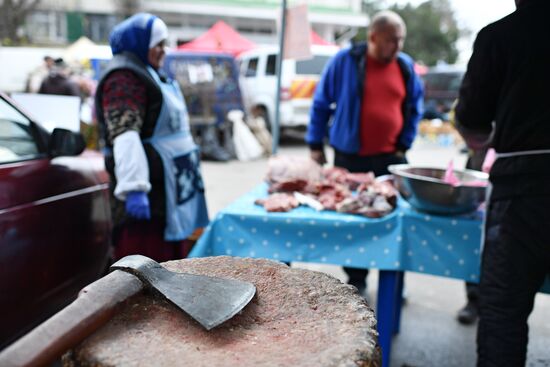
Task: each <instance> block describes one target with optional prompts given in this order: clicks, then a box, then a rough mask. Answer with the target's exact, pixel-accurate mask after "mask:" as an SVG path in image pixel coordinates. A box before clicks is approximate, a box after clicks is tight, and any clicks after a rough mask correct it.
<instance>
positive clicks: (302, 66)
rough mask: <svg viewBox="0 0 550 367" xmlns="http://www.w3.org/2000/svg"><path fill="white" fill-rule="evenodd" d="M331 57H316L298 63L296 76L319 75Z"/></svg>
mask: <svg viewBox="0 0 550 367" xmlns="http://www.w3.org/2000/svg"><path fill="white" fill-rule="evenodd" d="M330 58H331V56H325V55H316V56H314V57H313V58H312V59H309V60H302V61H297V62H296V74H311V75H319V74H321V73H322V72H323V69H324V68H325V64H326V63H327V62H328V60H330Z"/></svg>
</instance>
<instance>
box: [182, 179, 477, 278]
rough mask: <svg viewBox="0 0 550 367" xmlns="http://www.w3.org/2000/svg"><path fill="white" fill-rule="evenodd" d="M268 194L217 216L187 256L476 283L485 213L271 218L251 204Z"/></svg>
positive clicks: (251, 196) (298, 213)
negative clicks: (368, 270)
mask: <svg viewBox="0 0 550 367" xmlns="http://www.w3.org/2000/svg"><path fill="white" fill-rule="evenodd" d="M267 195H268V194H267V185H266V184H261V185H259V186H257V187H256V188H255V189H254V190H252V191H251V192H249V193H248V194H246V195H244V196H242V197H241V198H239V199H237V200H236V201H235V202H234V203H232V204H231V205H229V206H228V207H227V208H225V209H223V210H222V211H220V213H219V214H218V215H217V216H216V217H215V218H214V219H213V220H212V221H211V223H210V225H209V226H208V227H207V228H206V230H205V232H204V233H203V235H202V236H201V238H200V239H199V241H198V242H197V243H196V244H195V246H194V248H193V250H192V252H191V254H190V257H201V256H218V255H230V256H239V257H255V258H267V259H272V260H279V261H285V262H291V261H304V262H315V263H326V264H334V265H345V266H349V267H356V268H376V269H382V270H399V271H415V272H420V273H426V274H432V275H440V276H445V277H451V278H457V279H464V280H468V281H473V282H477V281H478V278H479V264H480V236H481V225H482V217H481V214H480V213H474V214H471V215H468V216H453V217H444V216H435V215H429V214H425V213H421V212H418V211H416V210H414V209H413V208H411V207H410V206H409V204H408V203H407V202H405V201H404V200H399V203H398V207H397V209H396V210H394V211H393V212H392V213H391V214H389V215H387V216H385V217H383V218H379V219H372V218H365V217H362V216H359V215H353V214H343V213H337V212H334V211H321V212H317V211H315V210H313V209H311V208H309V207H303V206H300V207H298V208H296V209H293V210H291V211H290V212H285V213H268V212H266V211H265V209H264V208H263V207H262V206H259V205H255V204H254V201H255V200H256V199H258V198H264V197H267Z"/></svg>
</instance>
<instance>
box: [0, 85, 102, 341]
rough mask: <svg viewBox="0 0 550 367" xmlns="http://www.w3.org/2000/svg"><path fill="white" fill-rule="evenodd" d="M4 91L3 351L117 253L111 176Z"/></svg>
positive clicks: (0, 199) (71, 138)
mask: <svg viewBox="0 0 550 367" xmlns="http://www.w3.org/2000/svg"><path fill="white" fill-rule="evenodd" d="M84 148H85V145H84V140H83V139H82V136H81V135H80V134H78V133H73V132H70V131H68V130H63V129H55V130H54V131H53V132H52V133H51V134H50V133H48V132H47V131H46V130H44V129H43V128H42V127H40V126H39V125H38V124H36V123H35V122H34V121H32V119H31V118H30V117H28V116H27V115H25V114H24V113H23V112H22V111H21V110H20V109H18V108H17V107H16V106H15V105H14V103H13V102H12V101H10V100H9V99H8V98H7V97H6V96H5V95H3V94H1V93H0V349H2V348H4V347H6V346H7V345H8V344H9V343H11V342H13V341H14V340H15V339H17V338H18V337H20V336H22V335H23V334H24V333H26V332H27V331H29V330H30V329H32V328H33V327H35V326H36V325H37V324H39V323H40V322H42V321H43V320H45V319H46V318H48V317H49V316H51V315H52V314H53V313H55V312H56V311H58V310H59V309H60V308H62V307H63V306H65V305H66V304H68V303H70V302H71V301H72V300H73V299H74V298H75V297H76V295H77V293H78V291H79V290H80V289H81V288H83V287H84V286H85V285H87V284H89V283H91V282H92V281H94V280H95V279H97V278H99V277H100V276H102V275H103V274H104V273H105V271H106V269H107V268H108V266H109V263H110V259H111V245H110V231H111V221H110V209H109V192H108V175H107V173H106V172H105V170H104V164H103V157H102V156H101V154H99V153H97V152H91V151H85V152H84V153H83V151H84Z"/></svg>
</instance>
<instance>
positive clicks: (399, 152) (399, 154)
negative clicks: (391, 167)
mask: <svg viewBox="0 0 550 367" xmlns="http://www.w3.org/2000/svg"><path fill="white" fill-rule="evenodd" d="M394 155H395V156H396V157H398V158H405V152H404V151H403V150H399V149H398V150H396V151H395V153H394Z"/></svg>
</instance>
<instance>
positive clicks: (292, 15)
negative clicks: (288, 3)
mask: <svg viewBox="0 0 550 367" xmlns="http://www.w3.org/2000/svg"><path fill="white" fill-rule="evenodd" d="M283 57H284V58H285V59H295V60H305V59H310V58H312V57H313V56H312V54H311V37H310V26H309V20H308V18H307V5H306V4H302V5H297V6H294V7H292V8H288V9H287V10H286V29H285V39H284V53H283Z"/></svg>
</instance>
